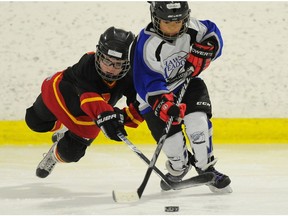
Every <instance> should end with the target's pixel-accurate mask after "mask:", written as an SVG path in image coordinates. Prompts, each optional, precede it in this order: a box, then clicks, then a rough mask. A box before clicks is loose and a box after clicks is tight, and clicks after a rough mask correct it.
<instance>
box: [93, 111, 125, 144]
mask: <svg viewBox="0 0 288 216" xmlns="http://www.w3.org/2000/svg"><path fill="white" fill-rule="evenodd" d="M95 122H96V124H97V126H98V127H99V128H100V129H101V130H102V132H103V133H104V135H105V136H106V137H107V138H109V139H112V140H115V141H121V139H120V138H119V137H118V136H117V132H118V131H120V132H121V133H122V134H123V135H125V136H127V133H126V131H125V129H124V115H123V114H121V113H116V112H114V111H105V112H102V113H101V114H99V115H98V117H97V120H96V121H95Z"/></svg>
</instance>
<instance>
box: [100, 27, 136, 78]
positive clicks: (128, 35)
mask: <svg viewBox="0 0 288 216" xmlns="http://www.w3.org/2000/svg"><path fill="white" fill-rule="evenodd" d="M134 38H135V36H134V34H133V33H132V32H131V31H129V32H127V31H125V30H123V29H117V28H115V27H114V26H113V27H110V28H108V29H107V30H106V31H105V32H104V33H103V34H101V36H100V39H99V42H98V45H97V46H96V54H95V65H96V70H97V72H98V73H99V75H100V76H101V77H102V78H103V79H105V80H107V81H115V80H119V79H121V78H123V77H124V76H125V75H126V74H127V72H128V71H129V69H130V62H129V59H128V55H129V46H130V44H131V43H132V42H133V40H134ZM105 56H108V57H110V58H114V59H117V60H124V62H123V63H122V64H121V68H122V71H121V72H120V73H119V74H118V75H115V76H112V75H110V74H107V73H105V72H103V71H102V70H101V68H100V65H99V60H100V59H105Z"/></svg>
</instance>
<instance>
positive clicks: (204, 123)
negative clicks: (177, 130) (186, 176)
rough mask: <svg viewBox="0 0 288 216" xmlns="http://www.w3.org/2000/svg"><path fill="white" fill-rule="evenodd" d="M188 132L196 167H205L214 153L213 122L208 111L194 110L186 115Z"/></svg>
mask: <svg viewBox="0 0 288 216" xmlns="http://www.w3.org/2000/svg"><path fill="white" fill-rule="evenodd" d="M184 124H185V127H186V134H187V136H188V139H189V142H190V145H191V148H192V149H193V152H194V156H195V159H196V163H195V165H196V167H198V168H203V167H205V166H206V165H207V164H208V162H209V161H208V160H209V158H210V157H211V156H212V155H213V148H212V141H211V139H212V124H211V122H210V121H209V120H208V118H207V115H206V113H204V112H194V113H190V114H188V115H186V116H185V117H184Z"/></svg>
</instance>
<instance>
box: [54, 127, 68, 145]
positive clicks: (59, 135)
mask: <svg viewBox="0 0 288 216" xmlns="http://www.w3.org/2000/svg"><path fill="white" fill-rule="evenodd" d="M67 130H68V129H67V128H66V127H65V126H63V127H62V128H61V129H60V130H58V131H56V132H55V133H53V135H52V142H53V143H55V142H58V141H59V140H60V139H61V138H62V137H63V136H64V134H65V132H66V131H67Z"/></svg>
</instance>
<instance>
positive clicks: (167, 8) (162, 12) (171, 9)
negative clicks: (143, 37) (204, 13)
mask: <svg viewBox="0 0 288 216" xmlns="http://www.w3.org/2000/svg"><path fill="white" fill-rule="evenodd" d="M150 12H151V21H152V23H153V26H154V29H155V31H156V33H157V34H158V35H159V36H161V37H162V38H163V39H165V40H176V39H177V38H178V37H181V36H182V35H183V34H184V33H186V32H187V29H188V23H189V20H190V9H189V6H188V3H187V2H162V1H159V2H151V5H150ZM161 20H165V21H171V22H172V21H181V20H182V21H183V23H182V27H181V29H180V31H179V33H178V34H176V35H173V36H169V35H165V34H164V33H163V32H162V31H161V30H160V21H161Z"/></svg>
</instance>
